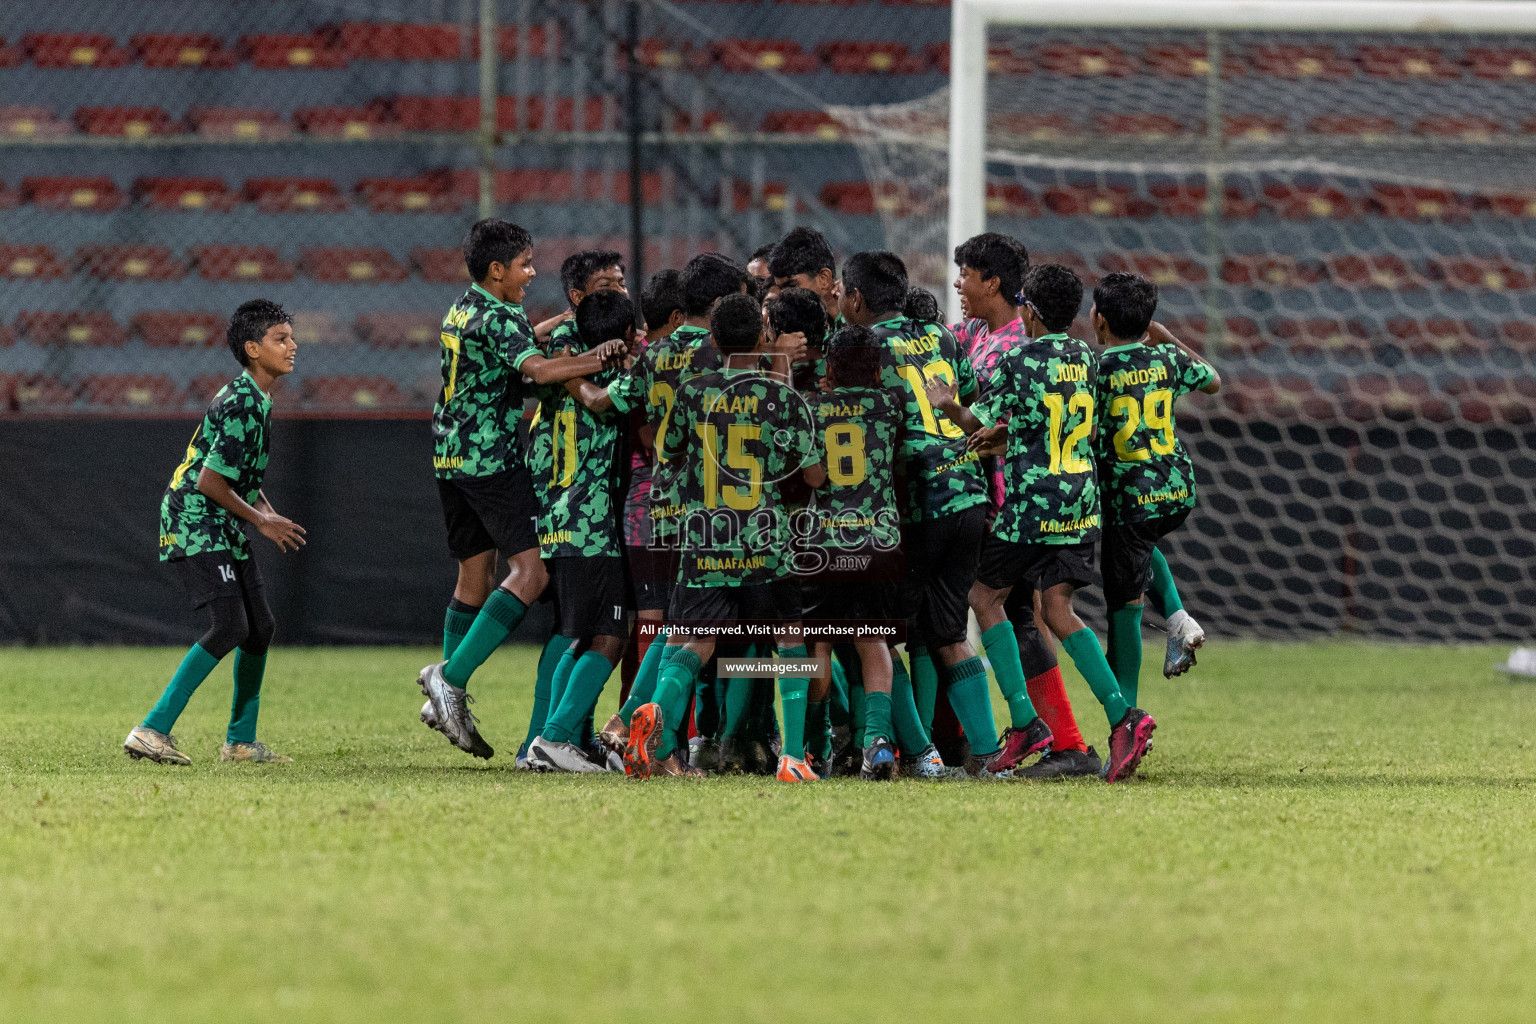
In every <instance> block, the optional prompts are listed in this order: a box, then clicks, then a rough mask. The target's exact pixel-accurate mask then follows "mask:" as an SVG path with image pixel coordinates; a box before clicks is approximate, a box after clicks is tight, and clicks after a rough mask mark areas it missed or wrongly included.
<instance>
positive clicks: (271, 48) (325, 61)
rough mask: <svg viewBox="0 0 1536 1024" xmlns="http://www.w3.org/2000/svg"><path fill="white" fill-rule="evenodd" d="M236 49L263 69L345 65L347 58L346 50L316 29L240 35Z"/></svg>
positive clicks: (297, 68)
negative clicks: (311, 30)
mask: <svg viewBox="0 0 1536 1024" xmlns="http://www.w3.org/2000/svg"><path fill="white" fill-rule="evenodd" d="M239 51H240V54H241V55H242V56H243V57H244V58H245V59H246V60H249V61H250V62H251V64H252V65H254V66H255V67H258V68H262V69H264V70H288V69H292V70H306V69H309V68H325V69H333V68H343V67H346V66H347V62H348V56H347V52H346V50H344V49H343V48H341V47H340V46H336V45H333V43H332V41H330V40H327V39H326V38H325V37H324V36H322V35H321V34H320V33H318V32H312V33H278V34H273V35H249V36H242V37H241V39H240V44H239Z"/></svg>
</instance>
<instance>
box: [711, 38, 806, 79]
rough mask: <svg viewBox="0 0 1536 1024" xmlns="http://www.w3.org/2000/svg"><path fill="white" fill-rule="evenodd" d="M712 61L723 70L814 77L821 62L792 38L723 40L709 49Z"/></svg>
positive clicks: (712, 44)
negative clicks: (776, 72) (772, 72)
mask: <svg viewBox="0 0 1536 1024" xmlns="http://www.w3.org/2000/svg"><path fill="white" fill-rule="evenodd" d="M708 53H709V59H710V61H711V62H712V63H713V64H714V66H715V67H717V68H719V69H720V70H721V71H731V72H749V71H779V72H782V73H784V74H791V75H798V74H813V73H815V72H817V71H820V70H821V68H822V64H821V60H820V59H819V58H817V57H815V56H813V55H811V54H809V53H806V52H805V50H803V49H801V47H800V44H799V43H797V42H795V41H794V40H792V39H722V40H720V41H719V42H716V43H711V44H710V46H709V50H708Z"/></svg>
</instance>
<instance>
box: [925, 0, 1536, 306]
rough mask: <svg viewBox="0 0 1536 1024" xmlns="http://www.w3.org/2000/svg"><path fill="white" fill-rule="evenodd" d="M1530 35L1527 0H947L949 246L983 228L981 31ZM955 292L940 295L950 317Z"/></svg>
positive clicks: (1535, 25) (1532, 14)
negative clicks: (944, 296)
mask: <svg viewBox="0 0 1536 1024" xmlns="http://www.w3.org/2000/svg"><path fill="white" fill-rule="evenodd" d="M991 25H1025V26H1029V25H1033V26H1039V27H1041V28H1047V27H1049V28H1119V29H1126V28H1144V29H1184V30H1206V31H1266V30H1267V31H1292V32H1388V33H1416V32H1434V33H1491V34H1500V35H1515V34H1536V2H1528V0H1465V2H1460V0H1066V2H1063V0H953V2H952V4H951V8H950V65H949V67H950V71H949V88H950V92H949V248H950V251H951V252H953V251H954V249H955V247H957V246H958V245H959V244H960V243H961V242H963V241H965V240H966V239H967V238H970V237H971V236H972V235H976V234H979V233H980V232H982V231H985V230H986V165H987V157H986V142H987V118H986V99H987V28H988V26H991ZM959 312H960V311H959V297H958V296H956V295H954V294H953V293H951V294H950V296H949V314H950V319H951V320H958V319H959Z"/></svg>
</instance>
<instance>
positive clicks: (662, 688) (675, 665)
mask: <svg viewBox="0 0 1536 1024" xmlns="http://www.w3.org/2000/svg"><path fill="white" fill-rule="evenodd" d="M669 646H670V645H669ZM699 667H700V662H699V656H698V655H697V654H695V653H693V652H692V651H690V650H688V649H687V648H685V647H681V646H679V647H678V648H677V649H676V653H674V654H670V655H669V657H668V658H667V663H666V666H665V667H663V668H662V670H661V679H660V680H659V681H658V682H657V684H656V695H655V698H654V700H655V702H656V703H657V704H659V705H660V706H661V715H662V725H663V728H662V730H661V741H660V743H658V745H657V747H656V757H657V759H658V760H666V759H667V758H668V757H670V756H672V752H673V751H674V750H676V749H677V742H676V737H677V729H676V724H677V722H678V720H680V719H681V718H682V717H683V715H685V714H686V713H687V712H688V696H689V694H691V693H692V692H693V681H694V679H695V678H697V677H698V674H699Z"/></svg>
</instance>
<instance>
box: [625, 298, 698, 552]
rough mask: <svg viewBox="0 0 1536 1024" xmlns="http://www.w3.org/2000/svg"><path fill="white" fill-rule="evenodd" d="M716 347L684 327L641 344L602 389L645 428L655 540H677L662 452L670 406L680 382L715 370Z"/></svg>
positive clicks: (671, 426) (670, 428)
mask: <svg viewBox="0 0 1536 1024" xmlns="http://www.w3.org/2000/svg"><path fill="white" fill-rule="evenodd" d="M720 365H721V363H720V350H719V349H717V348H715V346H714V344H713V343H711V341H710V337H709V331H708V330H706V329H705V328H703V327H691V326H687V325H684V326H682V327H679V328H678V329H677V330H676V331H673V332H672V334H671V336H670V337H668V338H665V339H663V340H662V341H661V342H659V343H655V344H651V345H648V346H646V349H645V352H644V353H643V354H642V355H641V357H640V360H639V361H638V362H636V363H635V365H634V366H633V367H632V368H631V369H630V372H629V373H628V374H626V375H625V376H624V377H620V378H619V379H618V380H616V381H614V382H613V383H612V384H610V385H609V387H608V397H609V398H611V399H612V400H613V407H614V408H615V409H617V410H619V411H620V412H628V411H630V410H631V409H639V410H641V412H642V413H643V414H644V416H645V422H646V425H647V426H649V427H650V428H651V431H652V432H653V434H654V435H655V436H654V440H653V441H652V442H651V446H652V450H653V451H655V452H656V465H655V468H654V469H653V470H652V472H651V523H652V526H653V533H652V535H653V537H654V538H655V540H656V541H660V542H664V543H665V542H668V541H676V539H677V536H678V534H677V518H678V515H679V514H680V513H681V512H682V506H681V504H680V503H679V502H678V500H677V498H676V496H675V494H674V493H673V489H674V488H673V478H674V476H675V473H674V468H675V467H673V466H671V465H669V460H668V459H667V457H666V456H664V455H662V451H663V449H664V448H665V447H666V446H667V445H669V444H670V443H671V442H673V441H674V440H675V422H674V421H675V416H676V413H675V406H676V404H677V391H678V388H679V387H680V386H681V384H682V382H683V381H684V380H685V379H687V378H689V377H692V376H696V375H698V374H701V373H708V372H710V371H713V370H718V369H719V368H720Z"/></svg>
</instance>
